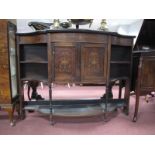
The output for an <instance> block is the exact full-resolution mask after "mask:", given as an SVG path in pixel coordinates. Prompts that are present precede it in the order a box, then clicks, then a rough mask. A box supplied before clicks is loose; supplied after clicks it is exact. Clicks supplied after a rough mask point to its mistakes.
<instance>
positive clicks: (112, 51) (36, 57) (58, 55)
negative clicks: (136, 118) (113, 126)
mask: <svg viewBox="0 0 155 155" xmlns="http://www.w3.org/2000/svg"><path fill="white" fill-rule="evenodd" d="M132 44H133V36H124V35H119V34H117V33H113V32H103V31H94V30H80V29H64V30H46V31H38V32H32V33H18V34H17V49H18V58H19V59H18V62H19V68H20V69H19V73H20V74H19V78H20V83H19V84H20V103H21V112H22V114H24V111H25V109H29V107H30V108H34V109H35V107H37V108H36V109H37V110H39V109H40V111H43V108H45V107H46V108H47V111H46V112H47V113H48V114H50V116H51V117H50V118H51V120H52V117H53V116H55V115H61V116H66V115H67V116H84V115H86V116H87V115H95V114H96V111H97V110H98V113H100V114H103V113H104V114H105V113H107V112H108V111H110V109H111V106H114V107H115V108H117V107H123V108H124V109H125V111H126V113H127V114H128V111H129V95H130V93H129V92H130V91H129V90H130V89H129V85H130V76H131V57H132ZM29 80H38V81H43V82H45V83H46V84H48V86H49V100H48V101H40V102H39V101H31V102H30V101H28V102H27V101H24V100H23V97H24V95H23V83H24V81H29ZM115 80H125V95H124V97H123V98H121V99H109V96H108V93H109V91H110V90H109V84H110V82H111V81H115ZM51 83H61V84H62V83H65V84H66V83H75V84H90V83H91V84H105V85H106V95H105V98H103V97H102V96H101V98H100V99H94V100H93V99H92V100H87V99H86V100H53V99H52V88H51ZM38 106H39V108H38ZM64 109H65V110H64ZM78 109H79V112H78V114H77V112H76V111H77V110H78ZM81 109H82V110H81ZM84 109H86V110H84ZM113 109H114V108H113ZM67 110H68V111H67ZM87 110H88V111H89V110H90V112H88V111H87Z"/></svg>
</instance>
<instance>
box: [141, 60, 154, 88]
mask: <svg viewBox="0 0 155 155" xmlns="http://www.w3.org/2000/svg"><path fill="white" fill-rule="evenodd" d="M154 77H155V57H154V58H151V57H145V58H144V59H143V63H142V80H141V87H142V88H148V89H153V88H154V89H155V78H154Z"/></svg>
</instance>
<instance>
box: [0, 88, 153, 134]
mask: <svg viewBox="0 0 155 155" xmlns="http://www.w3.org/2000/svg"><path fill="white" fill-rule="evenodd" d="M26 89H27V88H25V90H26ZM45 90H46V91H47V88H46V87H45V88H44V89H42V88H40V89H39V93H42V94H43V97H45V98H46V97H47V96H48V93H47V92H46V91H45ZM25 92H26V91H25ZM103 93H104V87H103V86H83V87H82V86H74V87H71V88H68V87H67V86H54V87H53V98H99V97H100V96H101V95H102V94H103ZM113 94H114V98H115V97H117V96H118V88H117V87H114V89H113ZM26 96H27V95H26V93H25V98H26V99H27V97H26ZM134 105H135V96H134V95H132V96H131V97H130V113H129V115H128V116H126V115H125V114H124V113H123V112H122V111H121V110H120V109H119V110H118V111H115V112H113V113H111V114H109V115H108V121H107V122H105V121H103V119H102V117H101V116H98V117H94V118H91V119H90V118H89V119H88V118H82V121H81V120H79V119H70V118H67V119H66V118H65V119H64V118H55V120H56V124H55V125H54V126H51V125H50V123H49V116H45V115H43V114H41V113H38V112H34V113H29V112H27V113H26V119H24V120H22V121H21V120H18V119H17V117H16V116H15V117H16V126H14V127H11V126H9V121H8V116H7V114H6V113H5V112H3V111H0V134H1V135H154V134H155V119H154V118H155V98H149V102H148V103H147V102H146V101H145V97H144V96H142V97H141V98H140V108H139V117H138V121H137V122H136V123H133V122H132V117H133V112H134Z"/></svg>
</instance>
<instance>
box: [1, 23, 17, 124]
mask: <svg viewBox="0 0 155 155" xmlns="http://www.w3.org/2000/svg"><path fill="white" fill-rule="evenodd" d="M15 33H16V25H15V24H13V23H12V22H11V21H8V20H0V108H1V109H2V110H5V111H7V112H8V114H9V119H10V122H11V123H10V124H11V125H14V122H13V112H14V109H15V106H16V103H17V102H18V87H17V84H18V82H17V81H18V80H17V79H18V78H17V54H16V42H15Z"/></svg>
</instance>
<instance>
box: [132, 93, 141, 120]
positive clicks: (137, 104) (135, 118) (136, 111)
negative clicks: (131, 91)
mask: <svg viewBox="0 0 155 155" xmlns="http://www.w3.org/2000/svg"><path fill="white" fill-rule="evenodd" d="M139 97H140V94H139V92H136V105H135V112H134V117H133V122H136V121H137V116H138V109H139Z"/></svg>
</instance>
